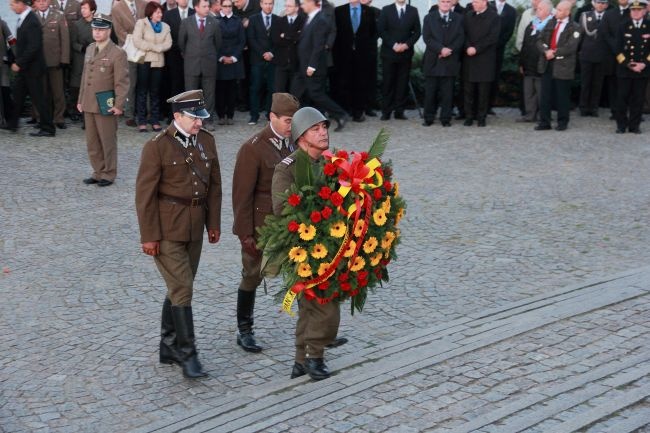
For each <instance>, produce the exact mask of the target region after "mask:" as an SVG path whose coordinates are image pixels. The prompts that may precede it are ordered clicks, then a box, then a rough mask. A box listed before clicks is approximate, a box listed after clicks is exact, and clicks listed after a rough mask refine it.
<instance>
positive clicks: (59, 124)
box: [56, 123, 67, 129]
mask: <svg viewBox="0 0 650 433" xmlns="http://www.w3.org/2000/svg"><path fill="white" fill-rule="evenodd" d="M56 127H57V128H59V129H66V128H67V126H65V123H57V124H56Z"/></svg>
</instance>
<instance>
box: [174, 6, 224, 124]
mask: <svg viewBox="0 0 650 433" xmlns="http://www.w3.org/2000/svg"><path fill="white" fill-rule="evenodd" d="M192 5H193V6H194V10H195V12H196V13H195V14H194V15H193V16H192V17H190V18H188V19H185V20H183V21H182V22H181V27H180V29H179V30H178V46H179V48H180V50H181V53H182V54H183V59H184V62H183V67H184V72H185V89H187V90H188V91H189V90H195V89H202V90H203V96H204V98H205V108H206V109H207V110H208V112H209V113H210V115H211V118H210V119H206V122H204V125H205V127H206V128H207V129H208V130H209V131H214V122H213V117H214V115H213V113H214V96H215V95H214V91H215V86H216V83H217V63H218V56H217V54H218V53H219V47H221V30H220V28H219V23H217V20H216V18H214V17H212V16H210V15H209V11H210V7H209V3H208V0H192Z"/></svg>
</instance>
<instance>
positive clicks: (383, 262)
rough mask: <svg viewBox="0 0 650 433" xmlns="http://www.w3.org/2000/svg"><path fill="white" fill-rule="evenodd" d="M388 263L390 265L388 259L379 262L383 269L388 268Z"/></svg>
mask: <svg viewBox="0 0 650 433" xmlns="http://www.w3.org/2000/svg"><path fill="white" fill-rule="evenodd" d="M388 263H390V259H383V260H382V261H381V265H382V266H383V267H386V266H388Z"/></svg>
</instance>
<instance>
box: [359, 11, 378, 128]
mask: <svg viewBox="0 0 650 433" xmlns="http://www.w3.org/2000/svg"><path fill="white" fill-rule="evenodd" d="M361 4H362V5H366V6H368V7H369V8H370V11H371V12H372V15H373V17H374V19H375V27H376V28H377V34H375V40H374V41H372V44H371V45H370V52H369V53H368V56H369V57H370V62H369V64H368V70H369V71H370V72H369V73H368V76H367V77H366V79H367V80H368V93H367V96H368V100H367V101H366V104H367V107H368V108H366V115H367V116H370V117H375V116H377V113H376V112H375V110H374V109H375V107H376V106H377V55H378V54H379V50H378V49H377V42H378V41H379V16H380V15H381V9H379V8H377V7H374V6H372V0H361Z"/></svg>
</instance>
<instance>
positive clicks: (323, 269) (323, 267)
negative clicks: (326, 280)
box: [318, 262, 330, 275]
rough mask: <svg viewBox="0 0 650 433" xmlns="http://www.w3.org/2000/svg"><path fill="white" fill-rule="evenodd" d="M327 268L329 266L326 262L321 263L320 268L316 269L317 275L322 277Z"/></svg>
mask: <svg viewBox="0 0 650 433" xmlns="http://www.w3.org/2000/svg"><path fill="white" fill-rule="evenodd" d="M329 266H330V264H329V263H327V262H323V263H321V264H320V266H319V267H318V275H323V274H324V273H325V272H326V271H327V268H329Z"/></svg>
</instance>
